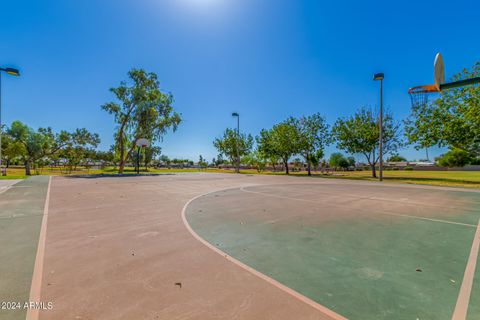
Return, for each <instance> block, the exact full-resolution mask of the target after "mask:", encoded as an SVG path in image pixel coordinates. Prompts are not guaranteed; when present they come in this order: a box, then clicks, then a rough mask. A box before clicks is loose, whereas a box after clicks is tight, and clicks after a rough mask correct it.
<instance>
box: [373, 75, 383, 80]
mask: <svg viewBox="0 0 480 320" xmlns="http://www.w3.org/2000/svg"><path fill="white" fill-rule="evenodd" d="M383 78H384V74H383V73H375V75H374V76H373V80H383Z"/></svg>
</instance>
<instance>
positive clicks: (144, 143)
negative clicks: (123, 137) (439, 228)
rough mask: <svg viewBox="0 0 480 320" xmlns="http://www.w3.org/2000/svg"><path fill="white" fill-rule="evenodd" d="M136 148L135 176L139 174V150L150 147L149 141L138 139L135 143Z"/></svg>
mask: <svg viewBox="0 0 480 320" xmlns="http://www.w3.org/2000/svg"><path fill="white" fill-rule="evenodd" d="M135 144H136V145H137V147H138V150H137V174H140V149H142V148H148V147H150V141H149V140H148V139H145V138H139V139H137V141H136V142H135Z"/></svg>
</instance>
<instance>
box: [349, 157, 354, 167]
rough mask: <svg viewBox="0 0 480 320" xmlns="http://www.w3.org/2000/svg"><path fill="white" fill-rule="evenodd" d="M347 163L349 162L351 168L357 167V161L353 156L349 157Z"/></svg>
mask: <svg viewBox="0 0 480 320" xmlns="http://www.w3.org/2000/svg"><path fill="white" fill-rule="evenodd" d="M347 161H348V166H349V167H355V163H356V161H355V158H354V157H352V156H350V157H347Z"/></svg>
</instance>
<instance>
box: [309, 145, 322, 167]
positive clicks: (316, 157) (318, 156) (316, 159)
mask: <svg viewBox="0 0 480 320" xmlns="http://www.w3.org/2000/svg"><path fill="white" fill-rule="evenodd" d="M324 155H325V154H324V152H323V150H320V149H318V150H317V151H315V153H313V154H311V155H310V161H311V163H312V166H313V167H314V168H317V167H318V166H319V165H320V162H321V160H322V158H323V156H324Z"/></svg>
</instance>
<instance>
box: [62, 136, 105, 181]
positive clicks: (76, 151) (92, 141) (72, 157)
mask: <svg viewBox="0 0 480 320" xmlns="http://www.w3.org/2000/svg"><path fill="white" fill-rule="evenodd" d="M99 143H100V137H99V136H98V134H96V133H91V132H89V131H88V130H87V129H85V128H82V129H76V130H75V131H74V132H73V133H71V134H70V137H69V139H68V141H66V143H65V145H64V146H63V147H62V148H61V149H60V150H59V157H60V158H63V159H65V160H66V165H67V166H68V168H69V171H70V172H72V170H74V169H76V168H77V166H78V165H79V164H80V163H81V162H82V161H84V160H85V159H86V157H87V156H88V155H89V154H90V155H91V154H92V152H91V151H92V149H91V148H96V147H97V146H98V144H99Z"/></svg>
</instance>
